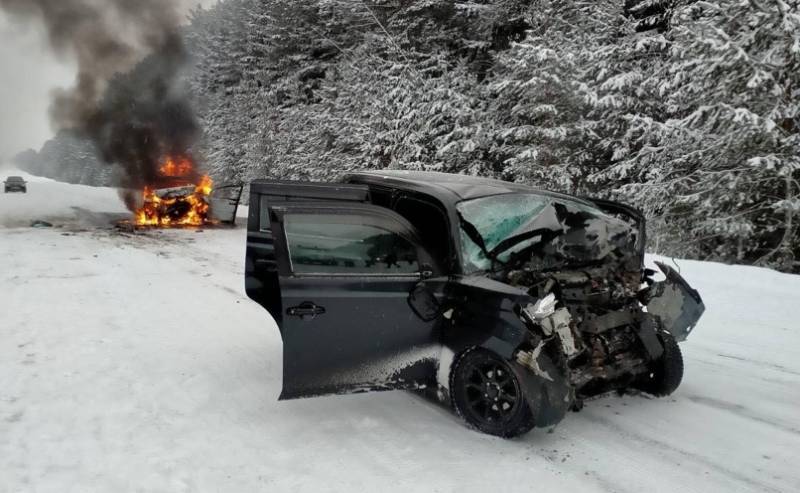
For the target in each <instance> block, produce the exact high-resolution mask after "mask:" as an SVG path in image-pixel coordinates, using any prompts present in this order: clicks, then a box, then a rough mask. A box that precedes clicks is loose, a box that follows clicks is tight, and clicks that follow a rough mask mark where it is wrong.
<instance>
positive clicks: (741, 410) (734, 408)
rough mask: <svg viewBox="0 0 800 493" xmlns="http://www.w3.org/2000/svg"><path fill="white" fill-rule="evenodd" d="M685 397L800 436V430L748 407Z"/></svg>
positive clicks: (693, 396)
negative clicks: (772, 419) (761, 414)
mask: <svg viewBox="0 0 800 493" xmlns="http://www.w3.org/2000/svg"><path fill="white" fill-rule="evenodd" d="M685 397H686V398H687V399H689V400H690V401H692V402H694V403H695V404H700V405H701V406H707V407H711V408H714V409H718V410H720V411H725V412H728V413H731V414H735V415H736V416H739V417H740V418H744V419H747V420H750V421H755V422H757V423H761V424H763V425H767V426H770V427H772V428H775V429H776V430H778V431H780V432H783V433H791V434H793V435H797V436H800V429H798V428H794V427H792V426H790V425H786V424H783V423H779V422H777V421H771V420H769V419H767V418H764V417H762V416H759V415H758V414H756V413H754V412H753V411H752V410H750V409H748V408H747V407H745V406H743V405H741V404H735V403H733V402H727V401H723V400H719V399H714V398H712V397H707V396H699V395H687V396H685Z"/></svg>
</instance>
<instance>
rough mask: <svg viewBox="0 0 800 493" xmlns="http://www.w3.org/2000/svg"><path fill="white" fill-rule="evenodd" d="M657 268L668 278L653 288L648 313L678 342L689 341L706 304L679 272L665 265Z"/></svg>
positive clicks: (661, 264) (657, 263)
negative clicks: (688, 338) (659, 321)
mask: <svg viewBox="0 0 800 493" xmlns="http://www.w3.org/2000/svg"><path fill="white" fill-rule="evenodd" d="M656 265H657V266H658V268H659V269H661V272H663V273H664V275H665V276H667V278H666V279H665V280H664V281H663V282H659V283H656V284H655V285H654V286H653V287H652V288H651V289H652V291H653V294H651V296H650V301H649V303H648V304H647V311H648V313H650V314H652V315H655V316H657V317H658V318H659V319H660V320H661V326H662V327H663V328H664V329H665V330H667V331H668V332H669V333H670V334H672V336H673V337H675V340H677V341H685V340H686V338H687V337H689V334H690V333H691V332H692V330H693V329H694V327H695V325H697V322H698V321H699V320H700V317H701V316H702V315H703V312H705V310H706V307H705V304H704V303H703V299H702V298H701V297H700V293H698V292H697V290H695V289H692V287H691V286H689V284H688V283H687V282H686V280H684V279H683V277H681V275H680V274H678V272H677V271H676V270H675V269H673V268H672V267H670V266H668V265H665V264H663V263H661V262H656Z"/></svg>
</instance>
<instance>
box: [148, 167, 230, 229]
mask: <svg viewBox="0 0 800 493" xmlns="http://www.w3.org/2000/svg"><path fill="white" fill-rule="evenodd" d="M159 175H160V178H159V179H160V181H161V182H163V183H170V184H171V185H172V186H169V187H165V188H158V189H154V188H152V187H145V188H144V191H143V192H142V206H141V207H140V208H139V209H137V210H136V211H135V225H136V226H138V227H180V226H205V225H209V224H218V223H225V224H235V223H236V211H237V210H238V207H239V201H240V199H241V195H242V190H243V186H242V185H227V186H223V187H215V186H214V182H213V180H212V179H211V177H209V176H207V175H204V176H198V174H197V172H196V170H195V166H194V163H193V162H192V161H191V159H190V158H188V157H183V158H167V159H166V160H165V162H164V163H163V164H162V166H161V168H160V170H159Z"/></svg>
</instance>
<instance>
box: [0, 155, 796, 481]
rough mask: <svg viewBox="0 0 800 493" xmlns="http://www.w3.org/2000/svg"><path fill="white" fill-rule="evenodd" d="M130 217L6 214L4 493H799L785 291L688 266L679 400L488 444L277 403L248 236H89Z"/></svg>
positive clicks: (11, 202)
mask: <svg viewBox="0 0 800 493" xmlns="http://www.w3.org/2000/svg"><path fill="white" fill-rule="evenodd" d="M1 172H3V173H5V175H7V174H10V173H9V172H8V171H5V170H3V171H1ZM5 175H4V176H5ZM73 207H75V208H73ZM124 212H125V209H124V207H123V206H122V204H121V203H120V201H119V199H118V198H117V194H116V192H115V191H113V190H108V189H92V188H89V187H80V186H73V185H66V184H61V183H55V182H52V181H49V180H45V179H41V178H31V183H30V186H29V193H28V194H27V195H18V194H13V195H11V194H9V195H2V194H0V265H1V266H2V267H1V268H0V492H17V491H24V492H28V491H35V492H58V493H66V492H91V491H98V492H111V491H113V492H124V491H143V492H158V491H202V492H204V491H230V492H237V493H238V492H247V491H313V492H320V491H347V492H350V491H402V492H404V493H405V492H414V491H419V492H431V491H439V492H446V491H458V492H471V491H481V492H486V491H525V492H530V491H537V492H549V491H581V492H587V491H603V492H610V491H615V492H628V491H630V492H636V491H654V492H659V491H663V492H674V491H681V492H703V493H705V492H709V491H724V492H736V491H758V492H773V491H786V492H791V491H798V490H800V468H798V450H800V327H798V323H797V320H798V318H797V316H796V314H795V311H794V310H796V309H797V308H798V302H799V301H800V277H798V276H790V275H784V274H778V273H775V272H772V271H768V270H762V269H756V268H748V267H729V266H723V265H719V264H711V263H700V262H689V261H680V262H679V265H680V267H681V269H682V272H683V274H684V275H685V276H686V277H687V278H688V280H689V281H690V282H691V283H692V284H694V285H695V287H697V288H698V289H699V290H700V291H701V293H702V295H703V296H704V298H705V301H706V303H707V305H708V311H707V313H706V315H705V317H704V318H703V320H702V322H701V323H700V325H699V326H698V327H697V329H696V331H695V332H694V333H693V335H692V336H691V337H690V339H689V341H688V342H687V343H686V344H684V345H683V350H684V353H685V358H686V375H685V379H684V384H683V386H682V387H681V388H680V389H679V390H678V392H677V393H676V394H674V395H673V396H672V397H670V398H667V399H660V400H658V399H648V398H645V397H632V396H626V397H616V396H614V397H606V398H602V399H598V400H595V401H592V402H589V403H588V404H587V406H586V408H585V409H584V410H583V411H581V412H580V413H577V414H570V415H569V416H567V419H566V420H565V421H564V422H563V423H562V424H560V425H559V426H558V427H556V428H555V429H553V430H537V431H534V432H532V433H530V434H529V435H527V436H525V437H524V438H521V439H516V440H501V439H498V438H493V437H489V436H486V435H481V434H479V433H476V432H474V431H471V430H469V429H467V428H466V427H465V426H463V425H462V424H461V422H460V421H459V420H458V419H456V417H455V416H453V415H452V414H451V413H450V412H449V411H448V410H447V409H444V408H442V407H440V406H438V405H436V404H433V403H431V402H428V401H427V400H425V399H423V398H421V397H419V396H417V395H415V394H411V393H407V392H388V393H377V394H365V395H357V396H343V397H328V398H319V399H307V400H300V401H290V402H280V403H279V402H277V396H278V394H279V392H280V382H281V341H280V337H279V334H278V331H277V329H276V327H275V325H274V323H273V322H272V320H271V319H270V318H269V316H268V315H267V314H266V312H265V311H264V310H262V309H261V308H260V307H259V306H257V305H255V304H254V303H252V302H250V301H249V300H248V299H247V298H246V296H245V294H244V291H243V260H244V246H245V231H244V230H243V229H241V228H239V229H232V230H231V229H228V230H213V231H212V230H206V231H204V232H194V231H188V230H187V231H163V232H151V233H147V234H137V235H131V234H120V233H117V232H115V231H113V230H111V229H102V226H103V225H104V224H108V221H110V220H111V219H113V218H116V217H120V214H124ZM33 219H46V220H48V221H50V222H52V223H53V224H55V225H56V226H61V227H56V228H52V229H33V228H30V227H28V226H29V224H30V221H31V220H33Z"/></svg>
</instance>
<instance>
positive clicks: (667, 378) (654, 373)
mask: <svg viewBox="0 0 800 493" xmlns="http://www.w3.org/2000/svg"><path fill="white" fill-rule="evenodd" d="M658 338H659V339H660V340H661V343H662V344H663V345H664V353H663V354H662V355H661V357H660V358H658V359H657V360H656V361H654V362H653V364H652V366H651V367H650V372H649V373H647V374H645V375H643V376H642V377H640V379H639V381H638V382H636V385H635V387H636V388H637V389H639V390H642V391H644V392H647V393H648V394H652V395H654V396H656V397H665V396H668V395H670V394H672V393H673V392H675V391H676V390H677V389H678V387H679V386H680V384H681V380H683V355H682V354H681V348H680V347H679V346H678V342H677V341H676V340H675V338H674V337H672V335H671V334H669V333H667V332H662V333H660V334H658Z"/></svg>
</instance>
